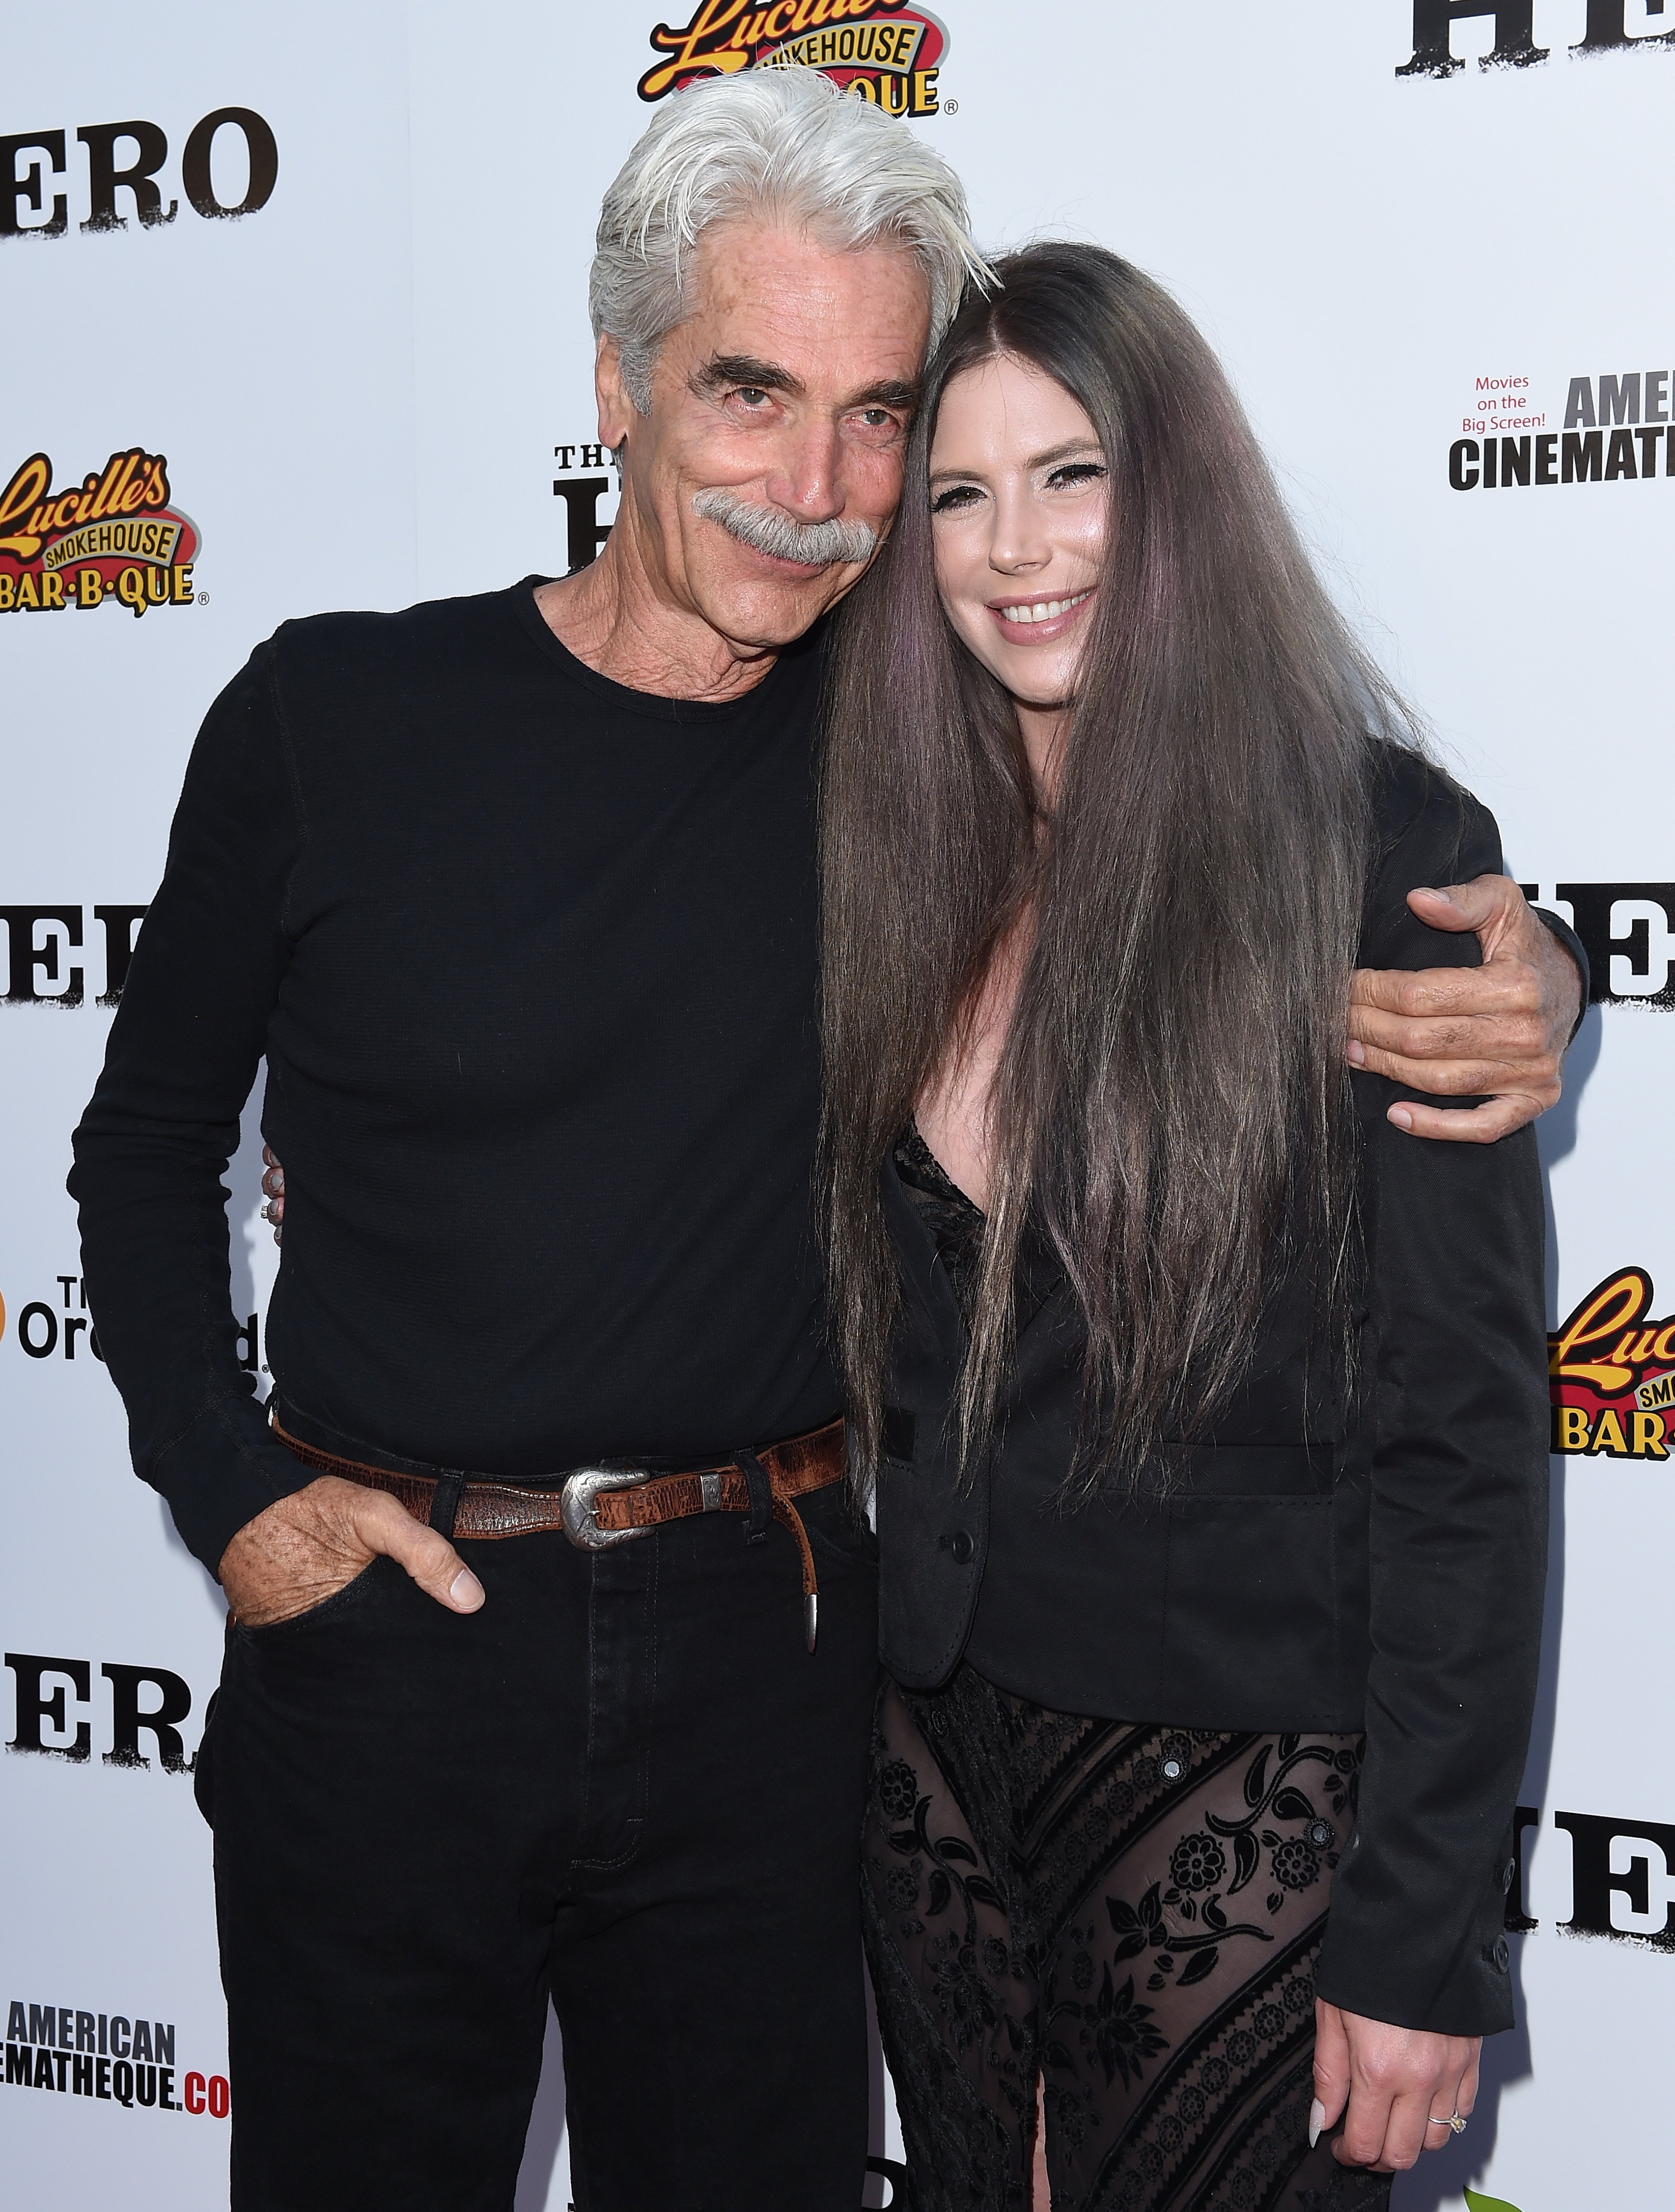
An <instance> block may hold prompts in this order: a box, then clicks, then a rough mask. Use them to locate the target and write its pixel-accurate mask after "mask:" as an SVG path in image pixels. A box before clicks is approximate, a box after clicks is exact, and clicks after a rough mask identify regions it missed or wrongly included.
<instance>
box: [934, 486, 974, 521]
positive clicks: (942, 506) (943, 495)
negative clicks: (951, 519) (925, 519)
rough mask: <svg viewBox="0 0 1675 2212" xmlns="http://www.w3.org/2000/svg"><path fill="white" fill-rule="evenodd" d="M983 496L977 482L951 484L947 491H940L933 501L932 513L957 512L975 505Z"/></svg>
mask: <svg viewBox="0 0 1675 2212" xmlns="http://www.w3.org/2000/svg"><path fill="white" fill-rule="evenodd" d="M982 496H983V495H982V493H981V492H980V491H979V490H978V489H977V487H976V485H975V484H951V485H950V487H949V489H947V490H946V491H939V492H938V494H937V495H936V497H935V498H934V499H933V500H932V501H931V512H932V514H954V513H957V512H958V511H959V509H960V508H961V507H974V506H975V505H976V503H977V501H979V500H980V499H981V497H982Z"/></svg>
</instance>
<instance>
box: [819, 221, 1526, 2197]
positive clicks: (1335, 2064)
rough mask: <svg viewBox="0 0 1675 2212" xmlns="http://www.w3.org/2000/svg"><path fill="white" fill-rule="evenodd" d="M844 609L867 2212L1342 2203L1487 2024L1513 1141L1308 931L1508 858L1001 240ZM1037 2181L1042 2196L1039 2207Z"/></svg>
mask: <svg viewBox="0 0 1675 2212" xmlns="http://www.w3.org/2000/svg"><path fill="white" fill-rule="evenodd" d="M998 276H999V283H998V289H996V290H994V291H993V292H992V294H989V295H974V296H973V297H972V298H971V299H970V300H969V301H968V304H967V305H966V307H965V308H964V309H963V311H962V313H961V315H960V317H959V318H958V319H957V320H956V323H955V325H954V326H953V328H952V330H951V331H950V333H949V336H948V337H947V338H946V340H945V341H944V344H943V346H942V348H941V349H940V350H939V352H938V356H937V359H936V361H935V362H934V363H933V364H932V370H931V373H930V375H929V379H928V384H927V389H926V392H925V398H924V401H923V404H922V407H921V411H920V414H919V419H918V422H917V424H916V426H915V429H914V433H913V448H912V453H911V455H910V458H909V462H908V468H907V489H906V493H905V495H904V498H903V502H902V507H901V514H900V517H899V520H898V521H897V524H896V526H895V534H894V537H893V538H892V540H891V543H890V544H889V546H888V547H887V548H886V550H885V552H884V554H883V556H882V558H881V560H880V561H879V562H878V563H877V565H876V566H875V568H873V570H872V571H871V573H870V574H868V575H867V577H866V578H865V580H863V582H862V583H861V584H860V586H859V587H858V588H857V590H856V591H855V592H854V593H853V597H852V598H851V599H850V600H849V601H848V603H847V605H846V606H845V608H844V609H843V611H842V612H841V616H840V617H839V620H840V623H841V640H840V650H839V652H838V654H837V657H836V664H835V666H836V673H835V676H834V688H833V696H832V701H831V717H830V720H831V728H830V736H829V740H828V742H829V755H828V765H827V771H826V786H825V797H824V809H825V817H824V837H825V860H824V870H825V875H824V897H825V927H826V953H825V975H824V1016H823V1018H824V1024H825V1045H826V1056H827V1079H828V1109H827V1119H826V1129H825V1164H826V1174H827V1188H828V1230H829V1263H830V1272H831V1297H832V1311H833V1316H834V1333H835V1335H836V1339H837V1342H838V1345H839V1349H840V1352H841V1359H842V1363H843V1367H844V1372H845V1383H846V1387H847V1399H848V1406H849V1413H850V1418H851V1420H852V1423H853V1429H854V1433H855V1442H856V1449H857V1454H858V1462H857V1463H858V1464H859V1467H860V1468H862V1469H863V1470H864V1471H865V1473H866V1474H867V1475H868V1477H869V1478H870V1479H872V1480H876V1485H877V1525H878V1535H879V1542H880V1547H881V1564H882V1577H883V1580H882V1619H883V1650H884V1658H885V1662H886V1665H887V1667H888V1668H889V1675H890V1677H891V1680H890V1682H889V1686H887V1689H886V1692H885V1695H884V1698H883V1704H882V1705H881V1708H880V1713H879V1720H878V1730H877V1757H876V1764H875V1770H874V1775H873V1786H872V1796H871V1807H870V1811H869V1816H868V1828H867V1834H866V1840H865V1862H866V1895H867V1909H868V1915H869V1923H870V1943H871V1963H872V1969H873V1977H874V1982H875V1985H876V1988H877V1996H878V2003H879V2011H880V2018H881V2021H882V2025H883V2034H884V2040H885V2045H886V2050H887V2053H888V2056H889V2062H890V2067H891V2072H892V2075H893V2076H894V2079H895V2087H896V2090H897V2093H898V2099H899V2103H900V2107H901V2115H902V2121H903V2126H904V2130H905V2133H906V2137H907V2148H908V2154H909V2172H910V2179H909V2185H908V2200H909V2203H911V2204H912V2206H913V2208H914V2212H956V2208H958V2212H990V2208H997V2209H998V2208H1000V2207H1003V2206H1023V2205H1025V2204H1027V2203H1029V2201H1030V2188H1031V2181H1030V2176H1031V2171H1032V2162H1033V2161H1034V2160H1035V2157H1036V2154H1037V2150H1038V2143H1037V2135H1038V2124H1037V2114H1038V2112H1043V2111H1044V2113H1045V2123H1046V2124H1045V2157H1046V2166H1047V2172H1048V2173H1049V2175H1050V2189H1051V2203H1052V2205H1053V2208H1054V2212H1060V2208H1063V2212H1072V2209H1073V2212H1084V2208H1085V2209H1086V2212H1091V2209H1092V2208H1094V2207H1112V2208H1120V2212H1140V2209H1141V2208H1145V2212H1164V2208H1168V2212H1186V2208H1188V2207H1193V2208H1206V2212H1207V2208H1210V2207H1217V2208H1219V2207H1223V2206H1229V2207H1231V2206H1237V2207H1241V2208H1242V2207H1248V2206H1263V2207H1275V2208H1278V2207H1284V2208H1285V2209H1286V2212H1307V2208H1316V2207H1322V2208H1323V2207H1326V2206H1328V2205H1330V2206H1338V2207H1350V2206H1355V2207H1357V2208H1359V2207H1363V2206H1365V2207H1370V2206H1375V2205H1381V2204H1382V2203H1385V2202H1386V2199H1387V2191H1388V2187H1389V2176H1390V2173H1391V2172H1393V2171H1394V2170H1396V2169H1399V2168H1401V2167H1403V2166H1410V2165H1411V2164H1412V2163H1413V2162H1414V2160H1415V2159H1416V2158H1417V2156H1418V2154H1419V2153H1420V2152H1421V2151H1422V2150H1423V2148H1427V2147H1429V2148H1439V2147H1440V2146H1441V2144H1442V2143H1444V2142H1447V2140H1448V2139H1449V2136H1450V2133H1451V2131H1453V2130H1458V2129H1459V2128H1460V2126H1462V2125H1463V2124H1464V2121H1465V2118H1466V2115H1467V2114H1469V2112H1470V2111H1471V2109H1472V2099H1473V2096H1474V2094H1475V2089H1476V2081H1477V2069H1478V2039H1480V2038H1481V2037H1482V2036H1483V2035H1484V2034H1485V2033H1494V2032H1495V2031H1496V2030H1498V2029H1501V2028H1504V2027H1508V2026H1509V2025H1510V2024H1511V2018H1512V2007H1511V1994H1510V1985H1509V1981H1508V1954H1507V1947H1506V1944H1505V1941H1504V1938H1503V1936H1502V1921H1503V1890H1504V1887H1505V1885H1506V1883H1507V1881H1508V1875H1509V1869H1510V1866H1511V1862H1512V1836H1511V1822H1512V1818H1513V1808H1514V1797H1515V1793H1516V1790H1517V1786H1518V1783H1519V1780H1520V1773H1521V1770H1522V1765H1523V1759H1524V1755H1525V1746H1526V1738H1527V1733H1528V1727H1529V1718H1530V1712H1531V1706H1532V1697H1533V1690H1534V1683H1535V1675H1536V1667H1537V1653H1538V1635H1539V1624H1540V1611H1541V1590H1542V1580H1543V1573H1544V1565H1545V1528H1546V1515H1545V1478H1546V1468H1547V1461H1546V1450H1547V1442H1546V1412H1545V1339H1544V1334H1543V1309H1542V1203H1541V1194H1540V1189H1539V1184H1538V1170H1537V1164H1536V1156H1535V1149H1534V1144H1533V1139H1532V1136H1531V1134H1530V1133H1529V1132H1527V1131H1526V1132H1524V1133H1521V1134H1520V1135H1516V1136H1514V1137H1511V1138H1508V1139H1505V1140H1503V1141H1502V1143H1501V1144H1499V1145H1496V1146H1448V1145H1428V1144H1422V1143H1417V1142H1416V1141H1415V1140H1414V1139H1412V1138H1411V1137H1409V1136H1408V1135H1406V1134H1405V1133H1403V1130H1402V1128H1401V1127H1400V1126H1399V1124H1398V1123H1396V1122H1393V1121H1392V1120H1391V1118H1390V1112H1391V1109H1392V1107H1393V1105H1395V1104H1398V1103H1399V1097H1400V1096H1401V1094H1399V1093H1398V1092H1397V1091H1395V1090H1394V1089H1393V1086H1391V1085H1388V1084H1387V1083H1385V1082H1384V1081H1383V1080H1382V1079H1380V1078H1376V1077H1372V1076H1366V1075H1361V1076H1356V1077H1354V1078H1353V1079H1352V1078H1351V1077H1350V1074H1349V1073H1348V1072H1347V1070H1346V1069H1345V1068H1344V1066H1343V1061H1342V1053H1341V1048H1340V1046H1339V1044H1338V1039H1339V1038H1340V1037H1341V1035H1342V1029H1343V1019H1344V1003H1345V999H1346V995H1347V991H1348V986H1349V977H1350V971H1351V969H1352V968H1353V967H1354V966H1355V965H1356V964H1357V963H1363V964H1372V965H1376V966H1380V967H1391V968H1394V967H1409V968H1412V967H1419V966H1428V965H1434V964H1439V963H1447V962H1464V961H1466V959H1468V958H1470V957H1474V949H1473V951H1471V952H1468V951H1466V950H1464V949H1462V946H1461V944H1460V939H1456V938H1442V937H1439V936H1438V935H1437V934H1436V933H1434V932H1432V931H1430V930H1429V929H1427V928H1426V927H1424V926H1423V924H1422V923H1421V922H1420V921H1418V920H1417V917H1416V916H1415V915H1414V914H1413V913H1412V912H1411V910H1410V908H1409V906H1408V903H1407V900H1406V894H1407V893H1408V892H1409V891H1410V890H1414V889H1416V888H1418V887H1420V886H1423V885H1426V884H1440V883H1445V882H1448V881H1451V880H1455V879H1458V878H1461V877H1463V876H1466V875H1469V874H1472V873H1473V872H1477V871H1478V870H1483V869H1492V868H1498V867H1499V866H1500V853H1499V839H1498V836H1497V834H1496V829H1495V825H1494V823H1493V821H1492V819H1491V818H1490V816H1489V815H1488V814H1487V813H1486V812H1485V811H1484V809H1483V808H1482V807H1481V806H1480V805H1478V802H1477V801H1476V800H1475V799H1472V797H1471V796H1470V794H1469V793H1466V792H1464V791H1462V790H1461V789H1460V787H1458V786H1457V785H1456V784H1454V783H1453V781H1451V780H1450V779H1449V778H1448V777H1447V775H1444V774H1443V773H1442V772H1441V770H1440V769H1437V768H1436V767H1435V766H1434V765H1432V764H1431V763H1429V762H1428V761H1427V759H1426V758H1425V757H1424V755H1423V750H1422V749H1421V748H1420V747H1419V745H1418V744H1417V741H1416V739H1415V737H1414V735H1413V732H1412V730H1411V725H1410V722H1409V720H1408V718H1407V716H1406V715H1405V712H1404V710H1403V708H1402V707H1401V704H1400V702H1399V701H1398V700H1397V699H1396V698H1395V697H1394V696H1393V694H1392V693H1391V691H1390V690H1389V689H1388V687H1387V685H1386V684H1384V683H1383V681H1382V680H1381V678H1380V676H1379V674H1378V673H1377V671H1376V670H1375V668H1374V667H1373V666H1372V665H1371V664H1370V663H1369V660H1368V659H1366V658H1365V656H1364V655H1363V654H1362V653H1361V652H1360V651H1359V650H1358V649H1357V647H1356V645H1355V643H1354V642H1353V641H1352V639H1351V638H1350V635H1349V634H1348V632H1347V630H1346V629H1345V627H1344V623H1342V621H1341V620H1340V618H1339V617H1338V615H1337V614H1336V612H1335V611H1334V610H1333V608H1332V605H1331V602H1330V601H1329V599H1327V597H1326V593H1325V592H1324V591H1323V590H1322V588H1321V586H1320V584H1319V582H1318V580H1316V578H1315V577H1314V574H1313V573H1312V571H1311V568H1310V567H1309V563H1308V559H1307V557H1306V556H1305V555H1304V553H1303V551H1302V547H1301V545H1300V544H1299V542H1298V539H1297V537H1296V532H1295V531H1294V529H1293V527H1292V526H1291V525H1290V521H1289V520H1288V519H1287V517H1286V514H1285V512H1284V507H1283V505H1282V503H1281V501H1280V500H1279V498H1278V495H1277V493H1276V491H1275V489H1274V487H1273V484H1272V482H1271V478H1270V477H1269V475H1268V472H1267V471H1266V469H1265V465H1264V464H1263V461H1262V459H1261V457H1260V455H1259V452H1258V450H1257V448H1256V446H1255V443H1254V441H1253V437H1252V435H1251V433H1250V430H1249V428H1248V426H1247V424H1246V422H1245V421H1244V418H1243V416H1242V415H1241V411H1240V410H1239V407H1238V405H1237V403H1236V402H1235V399H1234V398H1233V396H1232V394H1231V392H1230V391H1229V387H1228V385H1227V383H1226V380H1225V379H1224V378H1223V375H1222V374H1221V372H1220V370H1219V368H1218V367H1217V363H1216V362H1215V361H1214V359H1213V357H1212V356H1211V353H1210V352H1209V349H1207V347H1206V346H1205V343H1204V341H1203V339H1202V338H1201V337H1200V336H1199V333H1198V332H1197V331H1196V330H1195V329H1194V328H1193V325H1192V324H1191V323H1190V322H1189V320H1188V319H1186V316H1185V315H1184V314H1183V313H1181V311H1180V308H1179V307H1177V306H1176V305H1175V304H1174V302H1173V301H1171V300H1170V299H1169V298H1168V295H1166V294H1164V293H1163V292H1162V290H1161V289H1159V288H1158V287H1157V286H1156V285H1155V284H1153V283H1150V281H1149V280H1148V279H1146V278H1145V277H1144V276H1141V275H1140V274H1139V273H1138V271H1136V270H1133V269H1132V268H1131V267H1129V266H1128V265H1127V264H1125V263H1123V262H1121V261H1120V260H1118V259H1117V258H1114V256H1112V255H1110V254H1108V253H1105V252H1100V251H1098V250H1096V249H1094V248H1090V247H1087V246H1065V245H1059V246H1038V247H1035V248H1032V249H1030V250H1029V251H1028V252H1023V253H1020V254H1017V255H1015V256H1013V257H1012V258H1010V260H1008V261H1005V262H1004V263H1002V264H1000V267H999V270H998ZM1036 2201H1037V2202H1038V2203H1044V2202H1045V2198H1043V2197H1037V2199H1036Z"/></svg>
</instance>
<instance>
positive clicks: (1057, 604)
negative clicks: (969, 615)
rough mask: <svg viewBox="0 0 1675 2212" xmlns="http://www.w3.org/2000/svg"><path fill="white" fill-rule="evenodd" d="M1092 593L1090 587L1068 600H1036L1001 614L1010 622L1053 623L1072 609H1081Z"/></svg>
mask: <svg viewBox="0 0 1675 2212" xmlns="http://www.w3.org/2000/svg"><path fill="white" fill-rule="evenodd" d="M1092 592H1093V586H1091V585H1089V587H1088V589H1087V591H1085V592H1073V593H1072V594H1071V597H1070V598H1069V599H1034V600H1032V601H1031V602H1030V603H1029V605H1028V606H1019V607H1003V608H1002V609H1001V612H1002V614H1004V616H1005V617H1006V619H1007V621H1008V622H1015V623H1041V622H1053V621H1054V620H1055V619H1056V618H1057V617H1059V615H1062V614H1066V613H1068V612H1069V611H1070V609H1071V607H1079V606H1080V605H1081V604H1082V602H1083V599H1088V598H1089V597H1091V595H1092Z"/></svg>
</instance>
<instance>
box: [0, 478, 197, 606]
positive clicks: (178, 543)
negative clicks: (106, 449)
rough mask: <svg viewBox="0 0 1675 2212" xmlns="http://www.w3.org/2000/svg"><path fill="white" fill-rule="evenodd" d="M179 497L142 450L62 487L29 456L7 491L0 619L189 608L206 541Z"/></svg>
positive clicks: (0, 548) (2, 505)
mask: <svg viewBox="0 0 1675 2212" xmlns="http://www.w3.org/2000/svg"><path fill="white" fill-rule="evenodd" d="M172 497H173V495H172V494H171V492H170V490H169V483H168V462H167V459H166V458H165V456H164V455H163V454H161V453H147V452H146V450H145V448H144V447H143V446H129V447H125V448H124V449H123V450H122V451H121V452H119V453H112V455H111V457H110V459H108V460H107V461H106V464H105V465H104V467H103V468H102V469H97V470H89V471H88V474H87V475H86V476H85V477H82V481H81V482H80V483H77V484H72V485H69V486H64V485H60V486H58V488H57V489H54V487H53V483H52V462H51V461H50V460H49V459H47V457H46V454H45V453H31V454H30V456H29V458H28V459H27V461H25V462H24V463H23V465H22V466H21V468H19V469H17V470H16V471H15V472H14V474H13V476H12V478H11V481H10V483H8V485H7V486H6V488H5V489H4V491H3V492H0V614H33V613H41V612H50V611H53V610H58V611H62V610H63V609H64V608H65V607H99V606H103V605H105V604H106V601H109V602H110V603H111V604H112V605H116V606H124V607H126V608H127V609H128V610H129V611H130V613H132V614H134V615H136V616H138V615H143V614H144V613H145V612H146V611H147V610H148V608H151V607H189V606H191V605H192V603H193V599H194V598H195V596H196V595H195V593H194V592H193V588H192V563H193V562H194V561H195V560H196V559H197V552H198V547H199V544H200V543H201V541H200V538H199V536H198V532H197V525H196V524H195V523H194V522H192V521H191V519H190V518H189V517H188V516H186V515H185V514H183V513H181V512H180V510H179V507H175V506H173V505H172V504H171V501H172Z"/></svg>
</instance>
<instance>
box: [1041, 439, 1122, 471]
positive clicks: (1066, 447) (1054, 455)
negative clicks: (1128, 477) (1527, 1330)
mask: <svg viewBox="0 0 1675 2212" xmlns="http://www.w3.org/2000/svg"><path fill="white" fill-rule="evenodd" d="M1072 453H1097V454H1098V455H1099V456H1100V459H1101V460H1102V459H1104V458H1105V449H1104V447H1102V446H1101V444H1100V442H1099V441H1098V439H1097V438H1066V439H1065V442H1064V444H1063V445H1062V446H1049V447H1047V451H1046V453H1035V454H1034V455H1032V456H1031V458H1030V459H1029V461H1028V462H1027V463H1026V464H1025V465H1026V467H1029V468H1032V469H1050V468H1051V467H1052V466H1053V463H1054V461H1065V460H1068V459H1070V457H1071V454H1072Z"/></svg>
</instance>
